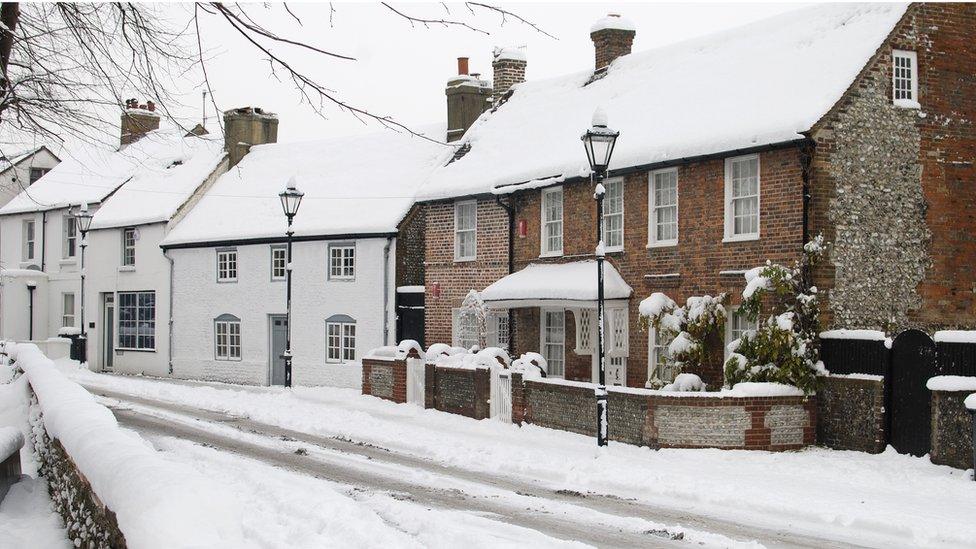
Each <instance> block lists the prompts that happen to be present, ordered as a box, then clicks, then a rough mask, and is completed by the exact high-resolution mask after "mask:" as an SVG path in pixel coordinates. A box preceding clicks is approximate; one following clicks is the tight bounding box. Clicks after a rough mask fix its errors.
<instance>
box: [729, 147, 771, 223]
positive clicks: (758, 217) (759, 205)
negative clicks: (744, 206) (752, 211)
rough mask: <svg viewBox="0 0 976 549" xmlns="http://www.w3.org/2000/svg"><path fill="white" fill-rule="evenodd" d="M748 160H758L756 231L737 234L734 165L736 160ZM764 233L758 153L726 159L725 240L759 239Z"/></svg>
mask: <svg viewBox="0 0 976 549" xmlns="http://www.w3.org/2000/svg"><path fill="white" fill-rule="evenodd" d="M747 160H755V161H756V194H755V198H756V232H753V233H742V234H735V216H734V208H733V197H732V166H733V164H735V163H736V162H742V161H747ZM744 198H752V195H750V196H740V197H736V198H735V200H741V199H744ZM761 233H762V161H761V160H760V158H759V155H758V154H747V155H744V156H734V157H731V158H726V159H725V238H724V239H723V240H722V241H723V242H741V241H745V240H759V235H760V234H761Z"/></svg>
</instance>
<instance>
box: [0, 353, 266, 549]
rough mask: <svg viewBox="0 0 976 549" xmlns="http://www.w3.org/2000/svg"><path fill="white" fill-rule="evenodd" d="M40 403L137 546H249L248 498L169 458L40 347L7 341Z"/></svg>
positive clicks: (49, 424)
mask: <svg viewBox="0 0 976 549" xmlns="http://www.w3.org/2000/svg"><path fill="white" fill-rule="evenodd" d="M7 350H8V352H9V353H10V356H11V357H12V358H14V359H15V360H16V361H17V364H18V365H19V366H20V367H21V368H22V369H23V370H24V372H25V374H26V375H27V377H28V380H29V381H30V384H31V387H32V388H33V390H34V393H35V394H36V395H37V399H38V401H39V402H40V406H41V410H42V413H43V419H44V427H45V429H46V430H47V433H48V435H49V436H50V437H51V438H55V439H57V440H58V441H59V442H60V443H61V445H62V446H63V447H64V449H65V451H66V452H67V453H68V455H70V456H71V459H72V461H74V463H75V465H76V466H77V467H78V470H79V471H80V472H81V473H82V474H83V475H84V476H85V478H87V479H88V481H89V482H90V483H91V486H92V489H93V490H94V491H95V493H96V494H98V497H99V499H101V501H102V502H103V503H104V504H105V505H106V506H107V507H108V508H109V509H111V510H112V511H113V512H115V514H116V517H117V518H118V523H119V528H120V529H121V530H122V533H123V534H124V535H125V538H126V541H127V543H128V545H129V546H130V547H139V548H148V549H154V548H157V547H158V548H170V547H189V546H194V547H242V546H247V545H246V544H245V541H244V539H243V531H242V525H241V519H242V517H241V505H240V502H238V501H235V500H232V499H230V498H229V497H227V495H226V494H224V493H222V492H221V491H220V489H219V488H218V487H217V486H215V485H213V484H211V483H210V481H209V480H208V479H206V478H203V477H202V476H200V475H198V474H195V473H194V472H193V471H191V470H189V469H187V468H186V467H184V466H182V465H178V464H177V463H175V462H172V461H170V460H167V459H165V458H164V457H163V456H162V455H160V454H159V453H157V452H156V451H155V450H154V449H153V448H152V446H150V445H149V444H148V443H147V442H146V441H145V440H143V439H142V438H141V437H139V436H138V435H137V434H135V433H134V432H132V431H128V430H123V429H120V428H119V426H118V423H117V422H116V420H115V416H113V415H112V412H110V411H109V410H108V408H105V407H104V406H102V405H100V404H98V403H96V402H95V398H94V397H93V396H92V395H91V394H90V393H89V392H88V391H86V390H85V389H83V388H82V387H81V386H80V385H78V384H76V383H74V382H72V381H69V380H68V379H67V378H66V377H65V376H64V374H62V373H61V372H60V371H59V370H58V369H57V368H56V367H55V366H54V363H53V362H51V361H50V360H49V359H48V358H47V357H45V356H44V355H43V354H41V352H40V350H39V349H38V348H37V346H36V345H32V344H19V345H13V346H10V345H8V346H7Z"/></svg>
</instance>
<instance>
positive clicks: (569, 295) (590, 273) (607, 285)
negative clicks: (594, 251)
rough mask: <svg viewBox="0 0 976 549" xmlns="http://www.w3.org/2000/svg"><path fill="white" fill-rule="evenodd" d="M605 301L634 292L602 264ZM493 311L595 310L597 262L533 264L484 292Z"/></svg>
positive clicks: (622, 297)
mask: <svg viewBox="0 0 976 549" xmlns="http://www.w3.org/2000/svg"><path fill="white" fill-rule="evenodd" d="M603 281H604V299H606V300H607V301H614V300H625V299H629V298H630V294H631V293H633V290H632V289H631V287H630V285H628V284H627V283H626V282H624V279H623V277H621V276H620V273H618V272H617V269H615V268H614V267H613V265H611V264H610V262H604V264H603ZM481 299H482V300H483V301H484V302H485V305H487V306H488V307H489V308H492V309H516V308H521V307H568V308H577V307H579V308H595V307H596V305H597V270H596V261H594V260H589V261H574V262H572V263H533V264H531V265H529V266H527V267H525V268H524V269H522V270H521V271H517V272H514V273H512V274H510V275H507V276H505V277H503V278H501V279H500V280H498V281H497V282H495V283H494V284H492V285H490V286H488V287H487V288H485V289H484V290H483V291H482V292H481Z"/></svg>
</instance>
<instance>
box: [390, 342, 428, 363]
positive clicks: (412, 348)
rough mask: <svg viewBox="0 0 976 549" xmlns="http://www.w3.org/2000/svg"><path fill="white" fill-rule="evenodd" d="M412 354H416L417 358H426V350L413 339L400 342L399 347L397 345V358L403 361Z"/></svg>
mask: <svg viewBox="0 0 976 549" xmlns="http://www.w3.org/2000/svg"><path fill="white" fill-rule="evenodd" d="M412 353H416V356H418V357H423V356H425V355H424V348H423V347H421V346H420V343H417V342H416V341H414V340H412V339H404V340H403V341H401V342H400V344H399V345H397V349H396V357H397V358H399V359H401V360H402V359H405V358H407V357H408V356H410V355H411V354H412Z"/></svg>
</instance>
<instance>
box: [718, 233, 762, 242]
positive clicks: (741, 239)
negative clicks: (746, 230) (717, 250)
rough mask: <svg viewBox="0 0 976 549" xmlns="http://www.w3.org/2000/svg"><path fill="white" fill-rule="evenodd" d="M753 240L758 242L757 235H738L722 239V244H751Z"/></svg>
mask: <svg viewBox="0 0 976 549" xmlns="http://www.w3.org/2000/svg"><path fill="white" fill-rule="evenodd" d="M753 240H759V235H758V234H750V235H740V236H727V237H725V238H723V239H722V242H723V243H726V244H728V243H730V242H751V241H753Z"/></svg>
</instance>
